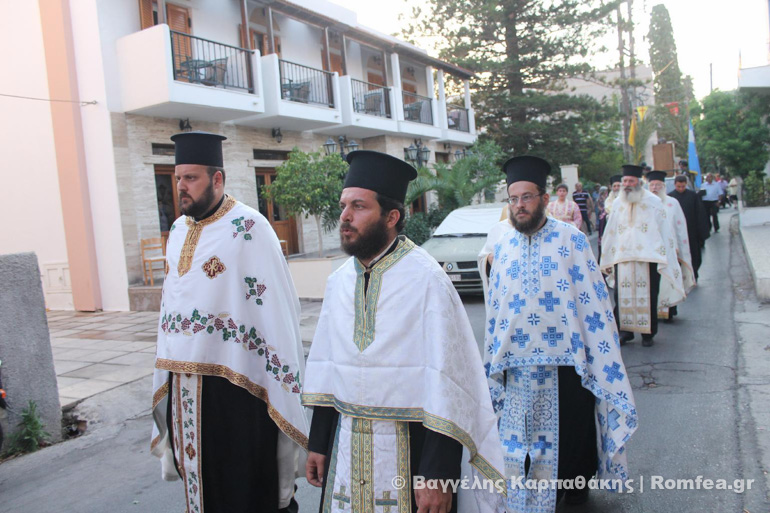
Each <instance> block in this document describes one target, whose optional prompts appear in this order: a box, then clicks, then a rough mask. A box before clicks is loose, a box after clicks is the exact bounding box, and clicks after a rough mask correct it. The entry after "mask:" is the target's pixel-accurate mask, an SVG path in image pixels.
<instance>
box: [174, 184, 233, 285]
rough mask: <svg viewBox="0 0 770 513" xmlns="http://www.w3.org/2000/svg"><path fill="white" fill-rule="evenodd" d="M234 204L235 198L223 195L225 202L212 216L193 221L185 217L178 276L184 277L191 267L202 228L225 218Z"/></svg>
mask: <svg viewBox="0 0 770 513" xmlns="http://www.w3.org/2000/svg"><path fill="white" fill-rule="evenodd" d="M235 204H236V200H235V198H233V197H232V196H230V195H225V200H224V201H223V202H222V205H221V206H220V207H219V208H218V209H217V211H216V212H214V213H213V214H212V215H210V216H209V217H207V218H206V219H202V220H200V221H197V222H196V221H195V220H194V219H193V218H192V217H189V216H188V217H187V219H186V222H187V237H185V240H184V246H182V252H181V253H180V255H179V264H178V265H177V272H178V273H179V276H180V277H181V276H184V275H185V274H187V271H189V270H190V267H191V266H192V261H193V257H194V256H195V248H196V247H197V246H198V241H199V240H200V238H201V233H203V228H205V227H206V226H208V225H210V224H212V223H216V222H217V221H219V220H220V219H222V217H224V216H225V214H227V213H228V212H230V210H232V209H233V207H234V206H235Z"/></svg>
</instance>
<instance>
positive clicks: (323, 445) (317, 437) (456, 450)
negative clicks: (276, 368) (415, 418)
mask: <svg viewBox="0 0 770 513" xmlns="http://www.w3.org/2000/svg"><path fill="white" fill-rule="evenodd" d="M339 418H340V414H339V412H337V410H335V409H334V408H332V407H331V406H315V407H314V408H313V420H312V422H311V424H310V438H309V440H308V450H310V451H313V452H317V453H319V454H325V455H326V463H327V465H326V468H324V484H326V482H327V477H328V475H329V462H330V461H331V454H332V450H333V446H334V434H335V432H336V431H337V423H338V422H339ZM462 455H463V446H462V444H461V443H460V442H458V441H456V440H454V439H453V438H449V437H448V436H444V435H442V434H440V433H436V432H435V431H431V430H430V429H428V428H426V427H425V426H423V425H422V424H421V423H419V422H410V423H409V464H410V469H409V470H410V473H411V475H412V476H423V477H424V478H425V479H459V478H460V466H461V463H462ZM325 493H326V487H325V486H324V490H323V494H325ZM323 494H322V495H321V507H319V511H320V510H321V508H322V507H323V502H324V500H323ZM412 511H417V503H415V500H414V494H412ZM451 511H457V494H456V493H455V494H453V496H452V510H451Z"/></svg>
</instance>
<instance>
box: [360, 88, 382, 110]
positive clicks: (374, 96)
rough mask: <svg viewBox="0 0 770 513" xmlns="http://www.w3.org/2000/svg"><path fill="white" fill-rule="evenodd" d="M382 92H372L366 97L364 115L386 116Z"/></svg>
mask: <svg viewBox="0 0 770 513" xmlns="http://www.w3.org/2000/svg"><path fill="white" fill-rule="evenodd" d="M382 96H383V95H382V91H372V92H370V93H367V94H365V95H364V114H373V115H375V116H382V115H384V113H383V109H382V104H383V101H382Z"/></svg>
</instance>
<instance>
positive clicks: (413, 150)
mask: <svg viewBox="0 0 770 513" xmlns="http://www.w3.org/2000/svg"><path fill="white" fill-rule="evenodd" d="M404 159H405V160H406V161H407V162H409V163H411V164H414V165H415V166H417V167H418V168H420V167H422V166H424V165H425V164H427V163H428V160H430V148H428V147H427V146H424V145H423V144H422V139H415V140H414V143H412V144H410V145H409V147H408V148H404Z"/></svg>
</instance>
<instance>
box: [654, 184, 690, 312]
mask: <svg viewBox="0 0 770 513" xmlns="http://www.w3.org/2000/svg"><path fill="white" fill-rule="evenodd" d="M647 183H649V186H650V192H651V193H653V194H654V195H656V196H657V197H658V198H660V201H661V202H663V208H665V209H666V218H667V219H668V224H669V228H670V229H671V233H672V234H674V237H675V238H676V257H677V260H678V261H679V267H680V268H681V269H682V285H683V286H684V292H685V294H689V293H690V291H691V290H692V289H693V287H695V270H694V269H693V265H692V257H691V255H690V238H689V235H688V233H687V219H685V217H684V212H683V211H682V207H681V205H680V204H679V202H678V201H677V200H675V199H674V198H672V197H671V196H669V195H668V194H666V172H665V171H650V172H649V173H647ZM677 300H678V301H677ZM682 301H684V297H681V295H680V294H678V293H677V292H676V291H674V290H673V287H672V286H671V285H670V283H669V282H668V281H662V282H661V283H660V293H659V296H658V319H669V320H670V319H673V318H674V317H675V316H676V315H677V305H678V304H679V303H681V302H682Z"/></svg>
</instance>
